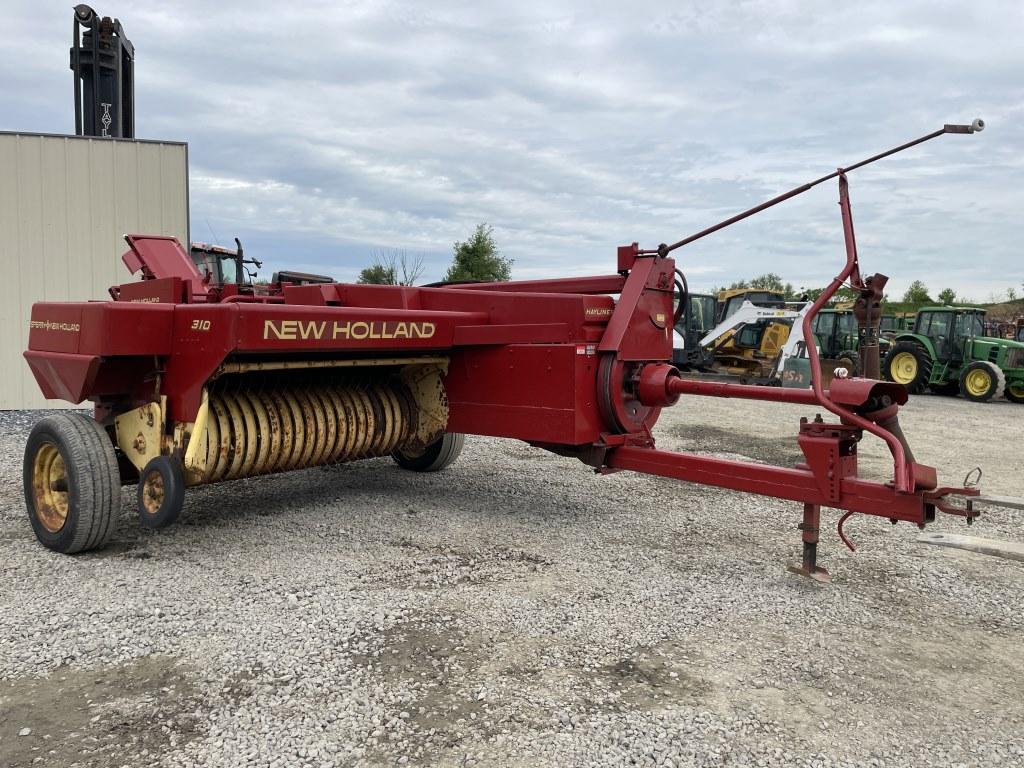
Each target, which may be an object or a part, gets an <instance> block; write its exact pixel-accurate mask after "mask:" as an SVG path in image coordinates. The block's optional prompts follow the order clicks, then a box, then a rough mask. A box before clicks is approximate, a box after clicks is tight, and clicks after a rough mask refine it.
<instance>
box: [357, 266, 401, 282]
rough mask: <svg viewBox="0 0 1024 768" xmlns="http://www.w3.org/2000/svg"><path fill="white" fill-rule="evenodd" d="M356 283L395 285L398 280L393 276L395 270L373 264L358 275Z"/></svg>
mask: <svg viewBox="0 0 1024 768" xmlns="http://www.w3.org/2000/svg"><path fill="white" fill-rule="evenodd" d="M356 282H357V283H365V284H369V285H396V284H397V283H398V279H397V277H396V276H395V268H394V267H387V266H385V265H383V264H374V265H373V266H372V267H367V268H366V269H364V270H363V271H362V272H360V273H359V279H358V280H356Z"/></svg>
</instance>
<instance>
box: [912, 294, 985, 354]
mask: <svg viewBox="0 0 1024 768" xmlns="http://www.w3.org/2000/svg"><path fill="white" fill-rule="evenodd" d="M984 323H985V310H983V309H972V308H965V309H959V308H957V309H953V308H951V307H929V308H927V309H923V310H921V311H920V312H919V313H918V315H917V320H916V321H915V323H914V333H916V334H918V335H920V336H925V337H927V338H929V339H931V342H932V346H933V348H934V350H935V359H936V360H938V361H939V362H943V363H945V362H956V363H959V362H962V361H963V360H964V359H965V357H967V356H969V352H968V351H967V346H968V343H969V341H970V340H971V339H973V338H974V337H975V336H984V335H985V332H984Z"/></svg>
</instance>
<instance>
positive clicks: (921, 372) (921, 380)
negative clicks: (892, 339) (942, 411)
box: [882, 341, 932, 395]
mask: <svg viewBox="0 0 1024 768" xmlns="http://www.w3.org/2000/svg"><path fill="white" fill-rule="evenodd" d="M908 354H909V355H912V356H913V358H914V361H915V362H916V370H915V372H914V374H913V375H912V376H910V377H909V378H908V376H907V375H904V374H902V373H900V368H899V366H898V365H897V364H899V363H900V362H901V361H903V360H904V359H905V358H903V357H902V356H903V355H908ZM894 366H897V367H896V368H895V369H894ZM931 375H932V358H931V355H929V354H928V350H926V349H925V348H924V347H923V346H921V345H920V344H918V343H917V342H915V341H900V342H897V343H896V344H894V345H893V347H892V349H890V350H889V354H887V355H886V356H885V361H884V362H883V363H882V378H884V379H885V380H886V381H894V382H896V383H897V384H902V385H903V386H905V387H906V388H907V392H909V393H910V394H912V395H916V394H919V393H920V392H923V391H924V388H925V387H926V386H928V379H930V378H931Z"/></svg>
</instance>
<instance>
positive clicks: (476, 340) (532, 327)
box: [453, 323, 569, 347]
mask: <svg viewBox="0 0 1024 768" xmlns="http://www.w3.org/2000/svg"><path fill="white" fill-rule="evenodd" d="M568 340H569V326H568V324H567V323H544V324H536V323H535V324H529V323H524V324H522V325H461V326H458V327H457V328H456V329H455V337H454V339H453V344H454V345H455V346H457V347H465V346H475V345H478V344H479V345H493V344H538V343H545V342H546V343H551V342H559V341H562V342H565V341H568Z"/></svg>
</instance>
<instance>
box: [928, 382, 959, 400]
mask: <svg viewBox="0 0 1024 768" xmlns="http://www.w3.org/2000/svg"><path fill="white" fill-rule="evenodd" d="M928 389H930V390H931V391H932V393H933V394H936V395H942V396H944V397H956V396H957V395H959V394H960V382H959V381H947V382H945V383H943V384H932V385H931V386H930V387H928Z"/></svg>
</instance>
